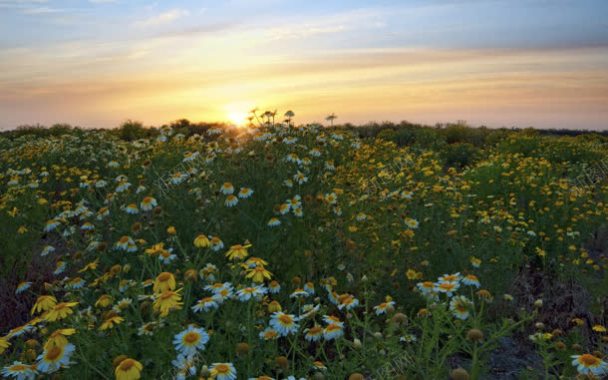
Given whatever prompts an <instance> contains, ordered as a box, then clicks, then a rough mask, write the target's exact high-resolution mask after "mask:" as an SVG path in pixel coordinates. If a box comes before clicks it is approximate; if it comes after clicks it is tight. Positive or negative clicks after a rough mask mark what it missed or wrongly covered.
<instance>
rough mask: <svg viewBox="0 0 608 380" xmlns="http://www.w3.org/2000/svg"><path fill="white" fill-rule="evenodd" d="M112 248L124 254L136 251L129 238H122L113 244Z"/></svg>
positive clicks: (133, 242) (133, 243)
mask: <svg viewBox="0 0 608 380" xmlns="http://www.w3.org/2000/svg"><path fill="white" fill-rule="evenodd" d="M114 247H115V248H116V249H117V250H120V251H126V252H135V251H137V246H136V245H135V241H134V240H133V239H132V238H131V237H130V236H122V237H121V238H120V239H118V241H117V242H116V243H115V244H114Z"/></svg>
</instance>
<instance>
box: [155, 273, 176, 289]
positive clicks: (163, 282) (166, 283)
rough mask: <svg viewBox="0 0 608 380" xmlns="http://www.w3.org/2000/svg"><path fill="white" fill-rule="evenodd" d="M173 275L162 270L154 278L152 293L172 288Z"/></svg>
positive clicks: (173, 283) (173, 284)
mask: <svg viewBox="0 0 608 380" xmlns="http://www.w3.org/2000/svg"><path fill="white" fill-rule="evenodd" d="M176 285H177V284H176V282H175V277H174V276H173V273H171V272H162V273H161V274H159V275H158V276H157V277H156V280H154V287H153V288H152V290H153V291H154V293H162V292H164V291H165V290H174V289H175V286H176Z"/></svg>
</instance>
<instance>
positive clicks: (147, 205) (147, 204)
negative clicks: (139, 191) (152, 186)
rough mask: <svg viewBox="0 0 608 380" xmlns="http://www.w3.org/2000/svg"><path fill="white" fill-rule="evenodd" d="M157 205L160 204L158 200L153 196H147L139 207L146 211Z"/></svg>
mask: <svg viewBox="0 0 608 380" xmlns="http://www.w3.org/2000/svg"><path fill="white" fill-rule="evenodd" d="M156 206H158V202H156V199H154V198H153V197H145V198H144V199H143V200H142V201H141V203H140V204H139V207H141V209H142V210H144V211H151V210H153V209H154V207H156Z"/></svg>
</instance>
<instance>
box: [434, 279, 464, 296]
mask: <svg viewBox="0 0 608 380" xmlns="http://www.w3.org/2000/svg"><path fill="white" fill-rule="evenodd" d="M459 287H460V284H459V283H458V282H450V281H445V282H440V283H437V284H435V291H436V292H438V293H445V294H446V295H447V296H448V297H452V295H453V294H454V292H455V291H456V290H458V288H459Z"/></svg>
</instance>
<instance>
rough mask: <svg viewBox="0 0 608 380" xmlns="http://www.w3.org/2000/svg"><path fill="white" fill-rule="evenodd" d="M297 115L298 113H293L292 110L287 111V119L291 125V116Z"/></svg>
mask: <svg viewBox="0 0 608 380" xmlns="http://www.w3.org/2000/svg"><path fill="white" fill-rule="evenodd" d="M295 115H296V114H295V113H293V111H292V110H289V111H287V112H285V121H286V122H287V124H288V125H291V118H292V117H294V116H295Z"/></svg>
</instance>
